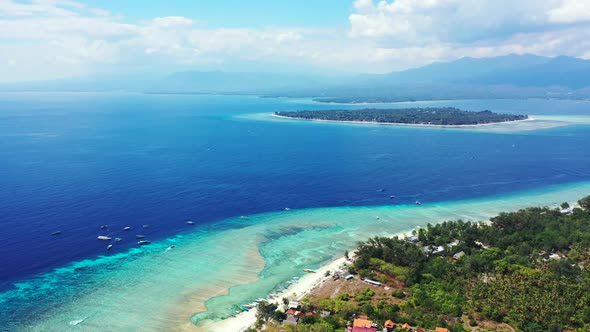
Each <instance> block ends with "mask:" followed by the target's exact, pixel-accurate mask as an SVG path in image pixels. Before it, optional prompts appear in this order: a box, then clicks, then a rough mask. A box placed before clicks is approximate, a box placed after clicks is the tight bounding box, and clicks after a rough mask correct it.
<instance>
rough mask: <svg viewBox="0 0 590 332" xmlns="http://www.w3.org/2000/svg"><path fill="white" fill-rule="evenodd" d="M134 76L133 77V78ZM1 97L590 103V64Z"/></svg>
mask: <svg viewBox="0 0 590 332" xmlns="http://www.w3.org/2000/svg"><path fill="white" fill-rule="evenodd" d="M132 76H133V77H132ZM0 91H133V92H147V93H179V94H211V93H214V94H253V95H267V96H285V97H309V96H315V97H317V96H325V97H323V98H320V99H318V100H320V101H335V102H336V101H337V102H379V101H404V100H419V99H420V100H425V99H426V100H428V99H455V98H571V99H587V98H590V60H584V59H578V58H572V57H566V56H560V57H555V58H549V57H542V56H536V55H507V56H500V57H492V58H461V59H458V60H455V61H451V62H437V63H432V64H429V65H427V66H423V67H419V68H414V69H408V70H404V71H399V72H393V73H388V74H380V75H357V76H340V77H337V78H326V77H321V76H319V75H314V74H311V73H306V74H301V75H295V74H277V73H247V72H242V73H236V72H222V71H183V72H177V73H173V74H171V75H160V76H157V75H144V76H137V75H130V76H128V77H119V78H112V77H110V78H106V77H105V78H97V77H94V78H86V79H71V80H59V81H50V82H30V83H18V84H3V85H0Z"/></svg>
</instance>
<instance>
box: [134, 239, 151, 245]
mask: <svg viewBox="0 0 590 332" xmlns="http://www.w3.org/2000/svg"><path fill="white" fill-rule="evenodd" d="M150 243H151V242H150V241H145V240H142V241H139V242H137V244H139V245H140V246H143V245H145V244H150Z"/></svg>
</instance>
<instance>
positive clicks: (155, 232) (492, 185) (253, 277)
mask: <svg viewBox="0 0 590 332" xmlns="http://www.w3.org/2000/svg"><path fill="white" fill-rule="evenodd" d="M0 101H1V102H0V119H1V121H0V174H1V175H2V176H0V211H1V213H0V243H2V244H3V247H2V248H3V249H2V250H0V262H2V264H0V305H1V308H2V309H1V310H0V330H8V331H64V330H75V329H78V330H82V331H103V330H114V331H119V330H123V331H134V330H148V331H169V330H181V329H184V328H189V327H191V326H192V325H191V319H192V321H193V322H195V323H199V322H201V321H202V320H204V319H219V318H222V317H225V316H226V315H228V314H230V313H232V312H233V311H234V309H235V306H236V305H239V304H243V303H247V302H251V301H252V300H253V299H256V298H258V297H260V296H263V295H265V294H267V293H268V292H272V291H274V289H275V288H277V287H280V286H281V285H282V284H284V283H285V281H287V280H290V279H291V278H292V277H293V276H299V275H301V274H302V269H303V268H314V267H316V266H318V265H319V264H321V263H322V262H323V261H325V260H327V259H330V258H332V257H334V256H336V255H341V254H342V252H343V251H344V250H345V249H351V248H353V247H354V246H355V245H356V242H357V241H359V240H364V239H366V238H367V237H369V236H373V235H378V234H382V235H390V234H394V233H397V232H399V231H405V230H410V229H412V228H414V227H416V226H420V225H425V224H426V223H428V222H437V221H441V220H444V219H455V218H460V217H461V218H467V219H487V218H488V217H489V216H490V215H492V214H495V213H496V212H498V211H502V210H510V209H515V208H518V207H523V206H528V205H538V204H542V205H550V204H552V203H553V202H555V203H559V202H561V201H563V200H566V199H567V200H572V201H573V200H574V199H576V198H578V197H580V196H583V195H585V194H587V193H588V192H590V190H588V184H587V183H580V182H581V181H589V180H590V172H589V170H590V168H589V165H590V153H589V151H588V141H589V140H590V131H589V130H588V128H590V127H588V123H589V121H588V114H589V112H590V103H588V102H581V103H577V102H570V101H509V100H496V101H494V100H489V101H485V100H484V101H442V102H427V103H411V104H412V105H413V106H416V107H422V105H440V106H455V107H460V108H464V109H468V110H481V109H492V110H494V111H502V112H503V111H507V112H516V113H527V114H533V115H539V116H545V117H551V118H547V119H546V120H545V121H546V122H545V124H547V125H549V124H551V123H556V122H557V123H563V122H568V123H569V125H568V126H564V127H559V128H552V129H548V128H546V129H542V130H524V131H513V132H510V131H508V132H502V134H501V135H498V134H497V133H496V132H491V133H490V132H480V131H478V132H474V131H467V130H454V129H449V130H446V129H445V130H440V129H431V128H419V129H418V128H409V127H396V126H365V125H358V126H357V125H341V124H326V125H323V124H317V123H309V122H302V121H290V120H289V121H282V120H280V121H259V120H260V119H259V118H256V117H254V118H253V117H252V116H251V114H260V113H265V114H272V113H273V112H275V111H281V110H293V109H302V108H312V109H328V108H333V107H334V106H333V105H323V104H317V103H309V101H301V100H283V99H271V98H254V97H243V96H188V95H187V96H158V95H131V94H8V95H6V94H2V95H0ZM407 105H408V104H407V103H399V104H395V105H393V106H392V105H380V106H379V107H407ZM338 107H340V106H338ZM342 107H346V108H360V107H366V106H363V105H345V106H342ZM565 117H567V119H565ZM267 118H268V117H267ZM530 129H539V128H530ZM572 183H574V184H572ZM575 183H577V184H575ZM532 190H536V191H532ZM510 192H513V193H514V194H512V195H508V194H507V193H510ZM392 194H394V195H396V197H397V198H396V199H393V200H392V199H390V195H392ZM554 197H555V198H554ZM416 200H420V201H422V202H423V203H425V204H424V205H422V206H415V205H414V204H413V203H414V202H415V201H416ZM432 202H439V203H432ZM286 206H288V207H291V208H293V210H292V211H283V212H275V213H269V211H281V210H283V209H284V208H285V207H286ZM239 215H250V216H251V219H249V220H244V219H240V218H235V217H232V216H239ZM377 216H379V217H380V218H379V219H377V218H376V217H377ZM187 219H192V220H194V222H195V224H194V225H192V226H189V225H187V224H185V221H186V220H187ZM103 224H108V225H109V227H108V229H106V230H103V229H102V228H100V225H103ZM145 224H149V225H150V227H147V228H144V227H143V225H145ZM125 226H131V227H132V230H131V231H124V230H123V227H125ZM56 230H61V231H62V234H61V235H60V236H52V235H51V234H52V232H54V231H56ZM137 234H143V235H145V237H146V239H148V240H151V241H152V242H153V243H152V244H151V245H150V246H146V247H142V248H138V247H137V244H136V239H135V236H134V235H137ZM97 235H111V236H113V237H119V236H120V237H122V238H123V241H121V242H114V243H113V244H114V246H113V248H112V249H111V250H110V251H108V250H107V248H106V245H107V244H106V243H105V242H103V241H98V240H97V239H96V238H97ZM171 245H175V246H176V248H174V249H171V250H167V248H169V247H170V246H171ZM228 289H230V292H229V296H224V294H226V293H227V292H228ZM206 309H208V310H206ZM80 321H81V322H80ZM70 322H80V324H79V325H77V326H72V325H70V324H69V323H70Z"/></svg>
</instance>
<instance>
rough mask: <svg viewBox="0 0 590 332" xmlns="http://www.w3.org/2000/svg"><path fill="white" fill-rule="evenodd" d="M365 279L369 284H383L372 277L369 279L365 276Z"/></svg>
mask: <svg viewBox="0 0 590 332" xmlns="http://www.w3.org/2000/svg"><path fill="white" fill-rule="evenodd" d="M363 281H364V282H366V283H367V284H369V285H373V286H381V283H380V282H379V281H375V280H371V279H367V278H365V279H364V280H363Z"/></svg>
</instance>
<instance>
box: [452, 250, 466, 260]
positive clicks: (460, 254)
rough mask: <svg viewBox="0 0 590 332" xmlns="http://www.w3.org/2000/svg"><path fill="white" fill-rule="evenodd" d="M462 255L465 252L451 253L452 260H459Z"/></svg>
mask: <svg viewBox="0 0 590 332" xmlns="http://www.w3.org/2000/svg"><path fill="white" fill-rule="evenodd" d="M463 256H465V252H463V251H459V252H458V253H456V254H454V255H453V259H454V260H459V259H461V257H463Z"/></svg>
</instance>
